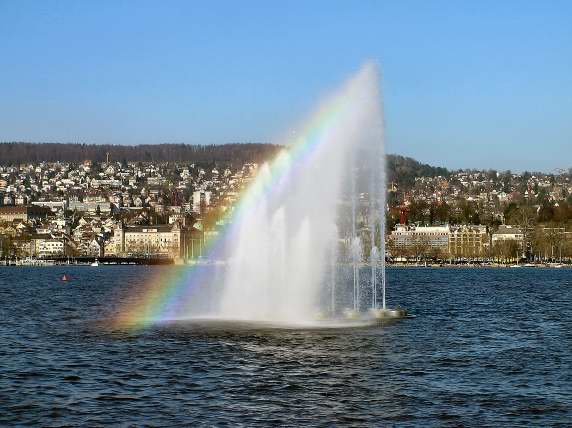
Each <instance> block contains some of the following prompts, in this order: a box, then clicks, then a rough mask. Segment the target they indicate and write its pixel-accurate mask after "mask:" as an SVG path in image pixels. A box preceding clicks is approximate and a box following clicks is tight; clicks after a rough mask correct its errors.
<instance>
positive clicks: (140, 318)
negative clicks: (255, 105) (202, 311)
mask: <svg viewBox="0 0 572 428" xmlns="http://www.w3.org/2000/svg"><path fill="white" fill-rule="evenodd" d="M345 92H346V91H342V92H340V93H338V94H337V95H335V96H334V97H333V98H332V99H331V100H330V102H327V103H324V104H323V105H322V108H321V109H319V110H318V112H317V113H316V114H315V115H314V116H313V119H312V120H311V121H309V122H308V123H307V124H306V126H305V127H304V129H303V132H302V133H301V135H300V136H299V137H298V138H296V139H295V140H294V141H293V142H292V143H291V144H290V145H289V150H287V151H286V150H284V151H283V152H281V153H279V154H278V155H277V156H276V158H275V159H274V160H272V161H271V162H270V163H269V164H267V165H264V166H263V167H262V168H259V171H258V173H257V175H256V176H255V178H254V179H253V181H252V182H251V183H250V185H249V186H248V187H247V188H246V189H245V190H244V191H243V192H242V193H241V195H240V197H239V198H238V202H237V204H236V206H235V207H234V209H232V210H227V212H226V213H225V215H224V216H223V223H224V224H225V225H226V226H225V227H224V229H223V230H222V232H221V233H219V234H218V235H217V236H216V237H214V238H211V239H209V240H206V241H205V244H204V247H205V256H206V257H207V259H213V260H216V259H217V254H220V251H221V250H222V248H223V246H224V243H225V242H229V241H228V240H229V239H232V238H233V236H235V234H236V233H237V230H238V228H239V225H240V224H241V222H242V221H244V219H245V218H248V217H249V216H250V215H251V214H252V213H253V212H256V208H257V207H258V206H259V203H260V201H261V200H262V199H263V198H262V197H263V196H264V195H266V194H270V193H274V192H278V191H279V190H280V189H281V188H282V187H283V185H284V183H285V182H286V181H287V179H288V178H289V177H292V176H295V174H296V172H297V171H298V170H299V169H300V168H303V167H304V166H306V165H308V163H309V162H311V160H312V158H313V157H314V155H315V153H316V152H317V151H318V150H319V149H320V148H321V147H322V146H324V144H323V143H324V142H325V141H327V140H328V135H329V133H330V132H332V131H333V129H334V127H335V124H336V123H338V120H339V118H340V116H342V115H343V114H345V113H346V112H347V110H348V108H349V106H348V104H349V103H348V102H347V95H345ZM261 169H265V171H264V173H261V172H260V170H261ZM208 274H209V272H208V269H205V268H204V266H200V265H191V266H185V267H179V268H173V269H170V270H169V271H168V272H166V271H165V270H164V269H160V270H159V272H158V273H157V274H156V275H154V276H153V277H151V278H150V279H149V280H148V281H146V284H145V285H144V286H143V287H142V288H137V289H135V290H134V291H132V294H131V295H129V296H127V297H124V298H123V299H122V300H124V301H125V303H124V304H123V305H122V306H121V307H120V308H119V309H118V310H117V312H116V313H117V314H116V316H115V317H114V320H113V325H114V326H115V327H117V328H121V329H130V330H133V329H142V328H145V327H148V326H150V325H153V324H156V323H160V322H164V321H168V320H173V319H176V318H177V314H180V313H184V305H185V304H186V302H188V301H189V299H190V298H191V297H192V293H193V291H194V290H195V289H196V288H197V287H198V286H199V285H200V284H201V283H204V282H205V280H206V279H205V275H208Z"/></svg>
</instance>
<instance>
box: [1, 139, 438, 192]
mask: <svg viewBox="0 0 572 428" xmlns="http://www.w3.org/2000/svg"><path fill="white" fill-rule="evenodd" d="M280 148H281V146H278V145H274V144H258V143H257V144H243V143H233V144H221V145H190V144H142V145H137V146H123V145H110V144H71V143H69V144H55V143H18V142H14V143H0V164H2V165H17V164H21V163H26V162H41V161H47V162H56V161H62V162H82V161H84V160H86V159H90V160H92V161H96V162H103V161H105V159H106V155H107V153H109V156H110V158H111V159H112V160H114V161H119V162H123V161H127V162H131V161H134V162H137V161H141V162H165V161H170V162H174V161H179V162H197V163H205V162H206V163H212V162H217V163H238V164H242V163H245V162H261V161H264V160H266V159H270V158H272V157H273V156H274V155H275V154H276V153H277V152H278V151H279V150H280ZM438 175H443V176H447V175H449V171H448V170H447V169H446V168H440V167H433V166H430V165H427V164H422V163H420V162H417V161H416V160H415V159H412V158H408V157H404V156H399V155H387V179H388V181H393V182H396V183H397V184H398V185H400V186H410V185H411V184H412V183H413V182H414V180H415V177H419V176H431V177H434V176H438Z"/></svg>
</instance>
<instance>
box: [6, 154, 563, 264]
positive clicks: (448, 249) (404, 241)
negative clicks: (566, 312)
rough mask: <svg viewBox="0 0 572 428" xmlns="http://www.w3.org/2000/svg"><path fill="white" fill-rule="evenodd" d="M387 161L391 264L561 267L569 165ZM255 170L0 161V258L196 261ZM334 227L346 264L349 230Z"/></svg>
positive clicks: (363, 212)
mask: <svg viewBox="0 0 572 428" xmlns="http://www.w3.org/2000/svg"><path fill="white" fill-rule="evenodd" d="M396 159H397V161H399V159H400V157H395V156H394V157H392V158H391V159H389V160H388V164H390V165H389V170H388V183H387V195H388V197H387V207H385V209H386V219H387V222H386V233H385V236H384V238H385V244H386V259H387V260H388V262H395V263H419V262H420V261H426V262H427V261H429V262H432V263H458V264H462V263H497V264H502V263H505V264H514V263H519V262H526V263H553V264H556V263H558V264H560V263H570V261H571V259H572V171H571V170H568V171H559V172H557V173H555V174H544V173H534V174H533V173H528V172H524V173H519V174H517V173H511V172H510V171H506V172H497V171H457V172H450V171H447V170H444V169H443V168H424V169H420V168H418V167H417V169H411V168H409V169H408V168H407V166H408V165H410V164H411V161H412V160H411V159H408V158H401V159H402V160H403V159H405V161H402V162H401V163H399V162H398V163H396ZM257 170H258V164H257V163H256V162H248V161H244V162H241V163H236V162H234V163H230V162H218V163H217V162H210V161H209V162H183V161H179V162H174V161H168V162H167V161H154V162H142V161H137V162H128V161H125V160H123V161H113V160H112V159H110V158H109V156H108V157H107V158H106V159H105V160H103V161H91V160H86V161H83V162H23V163H20V164H18V165H15V164H11V165H9V166H8V165H4V166H0V259H1V260H2V262H1V263H3V264H41V263H47V262H48V261H51V262H57V263H63V262H69V261H70V260H72V261H73V262H90V261H93V260H100V261H102V262H109V263H122V262H124V261H128V262H133V263H151V262H157V263H159V262H161V263H173V262H175V263H186V262H192V261H196V260H200V259H201V258H202V257H203V256H204V251H205V243H206V242H208V241H209V240H210V239H212V238H214V237H215V236H216V235H217V234H218V233H220V231H221V229H222V228H223V227H224V223H225V221H228V219H229V218H230V219H232V216H229V215H228V213H230V212H232V210H233V209H234V207H235V205H236V203H237V201H238V199H239V197H240V193H241V191H243V190H244V189H245V188H246V187H247V186H248V183H249V182H250V181H251V180H252V179H253V177H254V176H255V175H256V172H257ZM423 171H426V172H427V175H421V174H420V172H423ZM368 199H369V196H368V194H367V193H361V194H360V195H359V205H358V207H359V210H358V216H357V223H358V231H359V232H360V234H361V236H362V242H363V243H364V252H363V262H364V263H367V262H368V258H369V254H368V252H367V248H368V246H369V247H371V246H370V245H368V243H367V240H368V239H370V238H368V236H369V232H368V230H369V225H368V222H369V220H368V219H370V218H373V216H372V215H370V213H369V212H368V210H369V207H370V204H369V200H368ZM340 203H341V205H344V203H346V205H347V201H340ZM342 212H343V210H342ZM341 223H342V224H341V226H340V228H339V230H340V238H341V239H340V247H341V251H340V253H339V254H340V257H341V259H342V260H343V258H344V257H347V253H348V251H347V247H348V241H349V240H348V239H347V238H348V237H349V231H348V230H347V227H346V228H344V224H347V222H345V223H344V221H343V220H342V221H341ZM376 239H377V240H379V239H380V237H379V230H378V231H377V238H376ZM378 245H379V244H378Z"/></svg>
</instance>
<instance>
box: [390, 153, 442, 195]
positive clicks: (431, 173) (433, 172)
mask: <svg viewBox="0 0 572 428" xmlns="http://www.w3.org/2000/svg"><path fill="white" fill-rule="evenodd" d="M449 174H450V171H449V170H448V169H447V168H442V167H436V166H431V165H427V164H424V163H420V162H418V161H416V160H415V159H412V158H408V157H405V156H399V155H387V180H388V181H389V182H391V181H393V182H395V183H397V184H399V185H400V186H403V185H405V186H408V187H409V186H411V185H412V184H413V182H414V181H415V177H437V176H439V175H442V176H444V177H447V176H448V175H449Z"/></svg>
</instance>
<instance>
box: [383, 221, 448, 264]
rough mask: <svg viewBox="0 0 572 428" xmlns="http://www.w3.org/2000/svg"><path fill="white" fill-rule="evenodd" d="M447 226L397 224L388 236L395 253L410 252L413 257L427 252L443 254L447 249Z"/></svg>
mask: <svg viewBox="0 0 572 428" xmlns="http://www.w3.org/2000/svg"><path fill="white" fill-rule="evenodd" d="M449 234H450V228H449V226H406V225H404V224H397V225H396V226H395V230H393V231H392V232H391V235H390V236H389V239H390V243H391V246H392V247H393V248H394V249H395V250H397V252H403V251H404V250H406V251H411V252H412V253H413V254H414V255H416V256H419V255H424V253H427V252H433V253H437V252H439V253H441V254H444V253H445V252H447V251H448V249H449Z"/></svg>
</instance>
